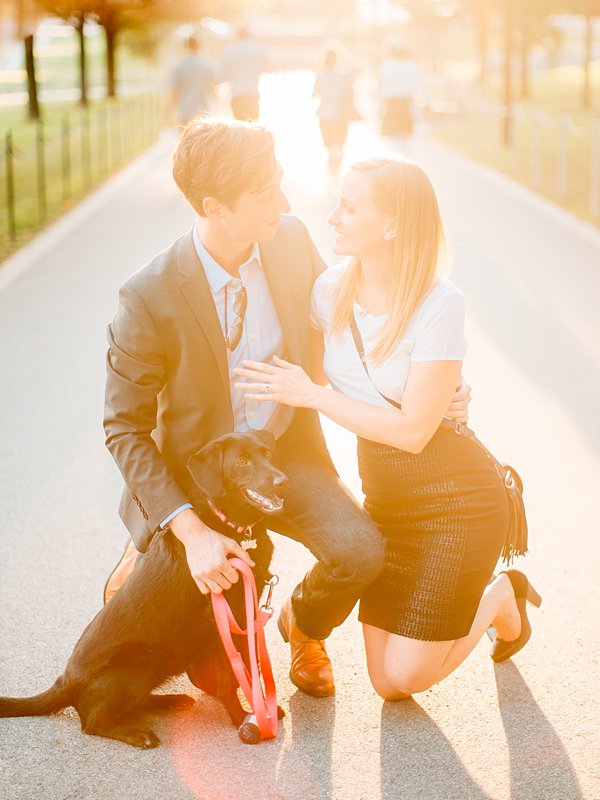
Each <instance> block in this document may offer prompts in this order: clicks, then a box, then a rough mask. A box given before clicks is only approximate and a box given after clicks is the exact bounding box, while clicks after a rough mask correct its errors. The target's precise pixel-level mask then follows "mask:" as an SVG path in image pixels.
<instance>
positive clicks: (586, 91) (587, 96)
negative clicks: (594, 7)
mask: <svg viewBox="0 0 600 800" xmlns="http://www.w3.org/2000/svg"><path fill="white" fill-rule="evenodd" d="M591 60H592V15H591V14H586V15H585V35H584V46H583V96H582V100H583V107H584V108H585V110H586V111H589V109H590V107H591V95H592V92H591V86H590V83H591V77H590V61H591Z"/></svg>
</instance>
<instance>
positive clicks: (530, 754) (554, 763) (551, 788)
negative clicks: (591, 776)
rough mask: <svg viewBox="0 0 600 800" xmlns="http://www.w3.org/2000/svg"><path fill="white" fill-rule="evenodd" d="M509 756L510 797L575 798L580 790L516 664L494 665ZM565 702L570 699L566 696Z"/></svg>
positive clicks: (514, 799)
mask: <svg viewBox="0 0 600 800" xmlns="http://www.w3.org/2000/svg"><path fill="white" fill-rule="evenodd" d="M495 673H496V685H497V690H498V703H499V706H500V714H501V717H502V724H503V726H504V731H505V733H506V741H507V743H508V752H509V758H510V785H511V793H510V796H511V798H512V800H532V798H539V797H545V798H552V800H577V798H580V797H583V793H582V791H581V788H580V786H579V782H578V780H577V775H576V774H575V769H574V767H573V765H572V763H571V760H570V758H569V755H568V753H567V751H566V750H565V748H564V746H563V743H562V742H561V740H560V739H559V737H558V735H557V733H556V731H555V730H554V728H553V727H552V725H551V724H550V722H549V721H548V719H547V718H546V716H545V715H544V713H543V711H542V709H541V708H540V707H539V705H538V704H537V702H536V700H535V698H534V697H533V695H532V693H531V690H530V689H529V687H528V686H527V684H526V683H525V681H524V680H523V677H522V676H521V673H520V672H519V670H518V669H517V667H516V666H515V665H514V664H512V663H510V662H507V663H505V664H501V665H500V664H498V665H496V666H495ZM565 702H569V699H568V697H565Z"/></svg>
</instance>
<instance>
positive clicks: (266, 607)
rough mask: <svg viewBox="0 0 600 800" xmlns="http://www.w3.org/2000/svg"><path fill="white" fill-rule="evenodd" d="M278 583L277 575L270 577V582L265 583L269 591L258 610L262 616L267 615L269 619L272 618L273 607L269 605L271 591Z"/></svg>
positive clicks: (271, 595)
mask: <svg viewBox="0 0 600 800" xmlns="http://www.w3.org/2000/svg"><path fill="white" fill-rule="evenodd" d="M278 583H279V575H271V578H270V580H268V581H266V582H265V586H268V587H269V591H268V592H267V599H266V600H265V602H264V603H263V604H262V606H261V607H260V610H261V611H262V612H263V613H264V614H268V615H269V618H271V617H272V616H273V606H272V605H271V598H272V597H273V589H274V588H275V587H276V586H277V584H278Z"/></svg>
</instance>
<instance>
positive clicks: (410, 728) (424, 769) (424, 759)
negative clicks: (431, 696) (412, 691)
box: [380, 699, 491, 800]
mask: <svg viewBox="0 0 600 800" xmlns="http://www.w3.org/2000/svg"><path fill="white" fill-rule="evenodd" d="M380 757H381V765H380V770H381V794H380V797H381V800H399V799H400V798H407V799H408V798H410V799H411V800H416V798H427V800H432V798H436V797H440V798H442V797H443V798H445V800H450V799H451V798H456V800H458V799H459V798H460V800H490V798H491V795H489V794H487V793H486V792H484V791H483V790H482V789H481V787H480V786H479V785H478V784H477V783H476V782H475V781H474V780H473V779H472V778H471V776H470V775H469V773H468V772H467V770H466V768H465V766H464V764H463V763H462V762H461V761H460V759H459V758H458V756H457V755H456V752H455V751H454V748H453V747H452V745H451V743H450V742H449V741H448V739H447V738H446V736H445V735H444V734H443V733H442V731H441V730H440V728H439V727H438V726H437V725H436V723H435V722H434V721H433V720H432V719H431V717H430V716H429V714H427V713H426V712H425V711H424V710H423V709H422V708H421V706H420V705H419V704H418V703H416V702H415V701H414V700H413V699H410V700H403V701H402V702H400V703H388V702H385V703H383V706H382V708H381V734H380ZM425 776H426V777H425Z"/></svg>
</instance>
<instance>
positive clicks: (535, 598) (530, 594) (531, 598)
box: [526, 584, 542, 608]
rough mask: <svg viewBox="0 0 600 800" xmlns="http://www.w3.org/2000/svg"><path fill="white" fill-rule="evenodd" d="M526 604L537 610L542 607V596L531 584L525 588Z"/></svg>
mask: <svg viewBox="0 0 600 800" xmlns="http://www.w3.org/2000/svg"><path fill="white" fill-rule="evenodd" d="M526 597H527V602H528V603H531V605H532V606H535V607H536V608H539V607H540V606H541V605H542V596H541V595H539V594H538V593H537V592H536V590H535V589H534V588H533V586H532V585H531V584H529V586H528V587H527V595H526Z"/></svg>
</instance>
